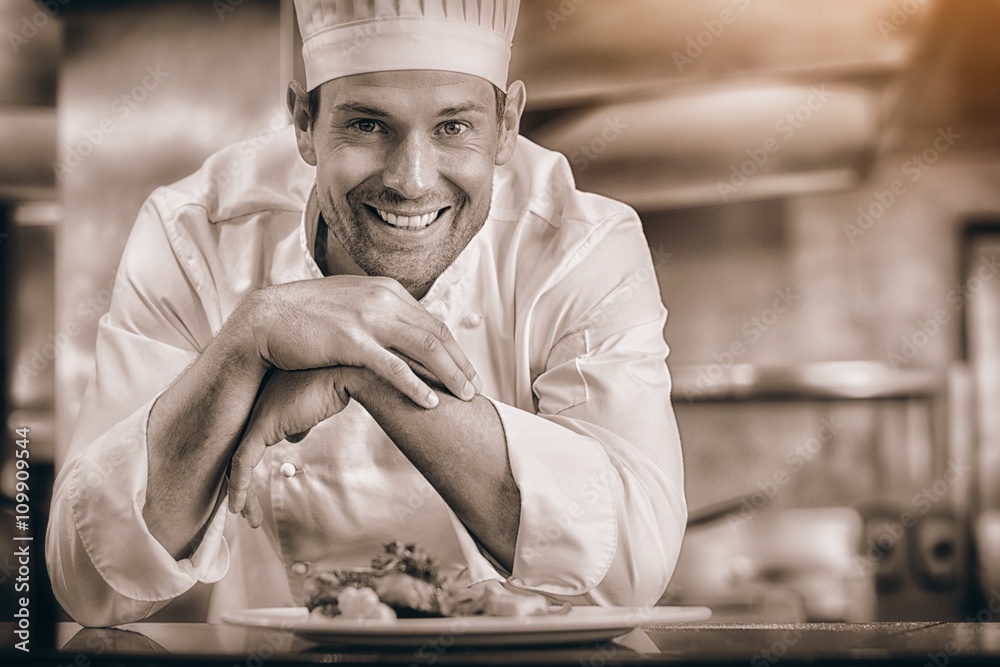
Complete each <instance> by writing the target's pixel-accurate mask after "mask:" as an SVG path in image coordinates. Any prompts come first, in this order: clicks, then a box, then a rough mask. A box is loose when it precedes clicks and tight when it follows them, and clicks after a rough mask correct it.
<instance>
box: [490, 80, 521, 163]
mask: <svg viewBox="0 0 1000 667" xmlns="http://www.w3.org/2000/svg"><path fill="white" fill-rule="evenodd" d="M526 100H527V98H526V96H525V90H524V83H522V82H521V81H515V82H514V83H512V84H510V87H509V88H508V89H507V108H506V109H504V113H503V122H502V123H501V124H500V142H499V143H498V144H497V157H496V160H495V161H494V162H495V164H496V165H497V166H498V167H499V166H500V165H504V164H507V161H508V160H510V158H511V157H512V156H513V155H514V146H515V145H516V144H517V133H518V132H519V131H520V130H521V114H522V113H524V103H525V101H526Z"/></svg>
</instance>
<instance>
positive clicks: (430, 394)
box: [425, 389, 438, 408]
mask: <svg viewBox="0 0 1000 667" xmlns="http://www.w3.org/2000/svg"><path fill="white" fill-rule="evenodd" d="M425 402H426V404H427V407H429V408H436V407H437V404H438V397H437V394H435V393H434V390H433V389H428V390H427V399H426V401H425Z"/></svg>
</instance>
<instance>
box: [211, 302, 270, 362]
mask: <svg viewBox="0 0 1000 667" xmlns="http://www.w3.org/2000/svg"><path fill="white" fill-rule="evenodd" d="M266 292H267V288H264V289H259V290H254V291H253V292H251V293H249V294H247V295H246V296H245V297H243V300H242V301H240V303H239V305H238V306H237V307H236V309H235V310H234V311H233V312H232V314H231V315H230V316H229V318H228V319H227V320H226V322H225V324H223V325H222V329H221V330H220V331H219V335H218V336H217V337H216V340H215V341H214V342H216V343H218V344H219V346H220V347H221V349H220V350H218V352H220V353H221V354H222V355H223V357H224V360H225V362H226V363H227V364H231V365H232V366H235V368H237V369H238V370H240V371H243V372H244V373H245V374H247V375H249V376H254V377H257V379H258V381H259V380H261V379H263V377H264V374H265V373H266V372H267V371H268V369H270V368H271V366H272V364H271V362H270V361H269V359H268V357H267V356H266V350H267V340H266V338H267V337H266V331H267V328H268V327H267V321H268V314H267V309H268V303H269V300H270V298H271V297H270V295H269V294H267V293H266Z"/></svg>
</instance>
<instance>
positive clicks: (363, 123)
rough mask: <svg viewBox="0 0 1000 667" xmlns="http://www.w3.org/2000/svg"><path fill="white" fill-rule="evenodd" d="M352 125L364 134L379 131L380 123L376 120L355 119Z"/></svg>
mask: <svg viewBox="0 0 1000 667" xmlns="http://www.w3.org/2000/svg"><path fill="white" fill-rule="evenodd" d="M351 127H353V128H354V129H356V130H358V131H359V132H363V133H364V134H374V133H375V132H378V131H379V129H380V128H379V124H378V123H377V122H376V121H374V120H355V121H352V122H351Z"/></svg>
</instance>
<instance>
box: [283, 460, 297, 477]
mask: <svg viewBox="0 0 1000 667" xmlns="http://www.w3.org/2000/svg"><path fill="white" fill-rule="evenodd" d="M278 472H280V473H281V474H282V475H284V476H285V477H295V475H296V474H297V473H298V472H299V471H298V469H297V468H296V467H295V464H294V463H289V462H288V461H285V462H284V463H282V464H281V467H280V468H278Z"/></svg>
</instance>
